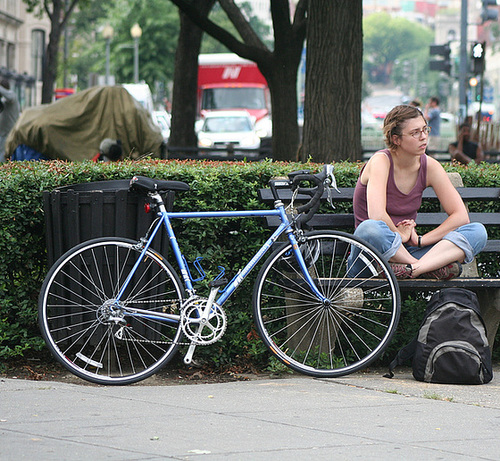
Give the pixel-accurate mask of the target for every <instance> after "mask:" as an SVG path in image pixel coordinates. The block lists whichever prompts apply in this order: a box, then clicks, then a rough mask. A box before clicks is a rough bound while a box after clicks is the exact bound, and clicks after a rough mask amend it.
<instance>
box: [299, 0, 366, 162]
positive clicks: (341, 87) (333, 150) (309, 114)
mask: <svg viewBox="0 0 500 461" xmlns="http://www.w3.org/2000/svg"><path fill="white" fill-rule="evenodd" d="M307 14H308V25H307V55H306V87H305V102H304V136H303V142H302V146H301V152H300V158H301V160H307V158H308V157H312V159H313V160H314V161H317V162H324V163H328V162H331V161H332V160H348V159H349V160H354V159H356V158H359V157H360V156H361V150H362V148H361V136H360V134H361V86H362V67H363V66H362V56H363V32H362V18H363V5H362V0H338V1H335V2H332V1H331V0H315V1H313V2H310V4H309V9H308V13H307Z"/></svg>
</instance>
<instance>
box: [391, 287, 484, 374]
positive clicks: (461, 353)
mask: <svg viewBox="0 0 500 461" xmlns="http://www.w3.org/2000/svg"><path fill="white" fill-rule="evenodd" d="M410 359H413V361H412V368H413V377H414V378H415V379H416V380H418V381H425V382H429V383H442V384H485V383H488V382H490V381H491V380H492V378H493V370H492V365H491V352H490V347H489V344H488V339H487V337H486V327H485V325H484V321H483V319H482V317H481V310H480V308H479V302H478V300H477V296H476V294H475V293H473V292H472V291H469V290H465V289H463V288H445V289H443V290H441V291H438V292H436V293H434V294H433V295H432V297H431V299H430V301H429V303H428V304H427V309H426V311H425V315H424V320H423V321H422V324H421V325H420V329H419V331H418V334H417V336H416V337H415V338H413V340H412V341H411V343H410V344H408V345H407V346H405V347H403V348H402V349H401V350H400V351H399V352H398V354H397V356H396V358H395V359H394V360H393V361H392V362H391V364H390V365H389V373H388V374H387V375H384V376H385V377H387V378H392V377H393V376H394V374H393V370H394V368H395V367H396V366H397V365H401V364H403V363H405V362H406V361H408V360H410Z"/></svg>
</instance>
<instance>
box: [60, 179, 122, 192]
mask: <svg viewBox="0 0 500 461" xmlns="http://www.w3.org/2000/svg"><path fill="white" fill-rule="evenodd" d="M129 185H130V179H115V180H111V181H94V182H84V183H80V184H70V185H69V186H61V187H57V188H56V189H54V190H57V191H61V192H65V191H68V190H73V191H75V192H92V191H116V190H128V188H129Z"/></svg>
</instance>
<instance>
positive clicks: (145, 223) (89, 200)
mask: <svg viewBox="0 0 500 461" xmlns="http://www.w3.org/2000/svg"><path fill="white" fill-rule="evenodd" d="M129 182H130V180H128V179H123V180H121V179H120V180H114V181H97V182H91V183H82V184H72V185H69V186H64V187H58V188H57V189H54V190H53V191H44V192H43V207H44V212H45V231H46V243H47V261H48V265H49V267H50V266H52V264H54V262H55V261H57V259H58V258H59V257H60V256H61V255H62V254H64V253H65V252H66V251H68V250H69V249H70V248H72V247H74V246H75V245H77V244H79V243H81V242H84V241H86V240H90V239H92V238H97V237H108V236H110V237H127V238H131V239H134V240H135V239H138V238H140V237H142V236H143V235H144V234H145V233H146V231H147V229H148V228H149V226H150V225H151V223H152V222H153V220H154V219H155V217H156V215H155V214H154V213H145V212H144V204H145V203H146V197H145V196H143V195H140V194H137V193H136V192H131V191H129V190H128V188H129ZM164 201H165V205H166V207H167V210H169V211H171V210H172V207H173V203H174V192H173V191H169V192H168V193H167V194H166V195H165V196H164ZM153 248H155V249H156V250H157V251H159V252H160V253H161V254H163V255H164V256H166V255H167V250H168V237H167V235H166V234H165V233H164V232H160V234H159V235H158V236H157V237H156V239H155V241H154V242H153Z"/></svg>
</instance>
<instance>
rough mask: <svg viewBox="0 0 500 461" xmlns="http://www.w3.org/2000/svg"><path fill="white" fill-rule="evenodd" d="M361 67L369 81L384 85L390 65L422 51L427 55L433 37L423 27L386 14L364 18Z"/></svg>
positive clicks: (389, 72) (389, 75)
mask: <svg viewBox="0 0 500 461" xmlns="http://www.w3.org/2000/svg"><path fill="white" fill-rule="evenodd" d="M363 32H364V36H365V41H364V46H365V49H364V52H365V67H366V68H367V70H368V73H369V76H370V81H372V82H382V83H388V82H389V81H390V77H391V73H392V69H393V66H394V63H395V62H396V61H397V60H401V59H403V58H404V56H414V55H415V53H417V54H418V53H421V52H422V50H423V52H424V53H425V54H428V49H429V47H428V46H429V45H430V43H432V40H433V37H434V34H433V33H432V31H431V30H430V29H428V28H426V27H423V26H421V25H419V24H416V23H415V22H412V21H408V20H407V19H404V18H393V17H391V16H390V15H389V14H387V13H377V14H372V15H370V16H368V17H367V18H366V19H365V20H364V21H363Z"/></svg>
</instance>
